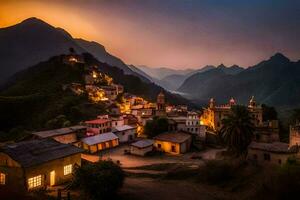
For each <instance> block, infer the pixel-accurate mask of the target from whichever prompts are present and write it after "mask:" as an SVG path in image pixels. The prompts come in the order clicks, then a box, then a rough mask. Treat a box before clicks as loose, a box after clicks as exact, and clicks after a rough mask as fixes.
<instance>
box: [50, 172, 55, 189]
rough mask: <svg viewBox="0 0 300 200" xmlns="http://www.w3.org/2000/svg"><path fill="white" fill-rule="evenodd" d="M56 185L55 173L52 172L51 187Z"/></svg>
mask: <svg viewBox="0 0 300 200" xmlns="http://www.w3.org/2000/svg"><path fill="white" fill-rule="evenodd" d="M53 185H55V171H54V170H53V171H51V172H50V186H53Z"/></svg>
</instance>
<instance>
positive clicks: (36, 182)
mask: <svg viewBox="0 0 300 200" xmlns="http://www.w3.org/2000/svg"><path fill="white" fill-rule="evenodd" d="M41 185H42V175H38V176H35V177H32V178H29V179H28V188H29V189H31V188H35V187H39V186H41Z"/></svg>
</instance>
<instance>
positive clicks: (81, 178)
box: [74, 161, 124, 200]
mask: <svg viewBox="0 0 300 200" xmlns="http://www.w3.org/2000/svg"><path fill="white" fill-rule="evenodd" d="M123 181H124V172H123V170H122V169H121V167H120V166H119V165H117V164H115V163H113V162H112V161H100V162H98V163H93V164H86V165H83V166H82V167H80V168H78V169H77V170H76V171H75V181H74V185H75V186H78V187H79V188H80V189H81V190H82V191H83V192H84V194H85V195H86V196H88V197H89V198H90V199H98V200H101V199H110V198H113V197H114V196H115V195H116V193H117V191H118V189H119V188H121V187H122V185H123Z"/></svg>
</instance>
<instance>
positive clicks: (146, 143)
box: [131, 139, 154, 148]
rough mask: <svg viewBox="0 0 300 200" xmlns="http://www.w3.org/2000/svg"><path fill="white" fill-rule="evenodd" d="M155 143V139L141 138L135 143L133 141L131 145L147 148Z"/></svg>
mask: <svg viewBox="0 0 300 200" xmlns="http://www.w3.org/2000/svg"><path fill="white" fill-rule="evenodd" d="M153 143H154V141H153V140H148V139H145V140H140V141H137V142H135V143H132V144H131V146H134V147H139V148H145V147H149V146H152V145H153Z"/></svg>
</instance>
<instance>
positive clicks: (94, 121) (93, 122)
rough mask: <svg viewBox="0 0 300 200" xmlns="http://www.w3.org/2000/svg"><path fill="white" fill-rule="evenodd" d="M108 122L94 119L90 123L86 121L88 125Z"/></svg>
mask: <svg viewBox="0 0 300 200" xmlns="http://www.w3.org/2000/svg"><path fill="white" fill-rule="evenodd" d="M106 122H110V120H108V119H94V120H90V121H85V123H86V124H104V123H106Z"/></svg>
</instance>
